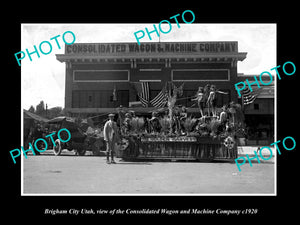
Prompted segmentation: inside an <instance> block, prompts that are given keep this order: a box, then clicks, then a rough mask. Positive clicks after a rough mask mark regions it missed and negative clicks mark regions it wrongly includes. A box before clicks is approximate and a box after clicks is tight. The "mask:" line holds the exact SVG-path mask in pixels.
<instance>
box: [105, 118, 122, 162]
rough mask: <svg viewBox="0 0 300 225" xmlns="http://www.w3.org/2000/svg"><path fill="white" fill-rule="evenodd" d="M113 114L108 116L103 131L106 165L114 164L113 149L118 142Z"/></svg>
mask: <svg viewBox="0 0 300 225" xmlns="http://www.w3.org/2000/svg"><path fill="white" fill-rule="evenodd" d="M114 117H115V115H114V114H109V115H108V118H109V120H108V121H107V122H106V123H105V125H104V129H103V135H104V140H105V142H106V163H116V162H115V161H114V148H115V144H116V143H117V142H118V139H119V135H118V127H117V123H116V122H114V120H113V119H114ZM109 153H110V154H111V162H110V161H109Z"/></svg>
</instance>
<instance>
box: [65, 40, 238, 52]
mask: <svg viewBox="0 0 300 225" xmlns="http://www.w3.org/2000/svg"><path fill="white" fill-rule="evenodd" d="M65 51H66V54H103V55H104V54H128V53H163V52H166V53H190V52H195V53H196V52H206V53H217V52H237V51H238V49H237V42H232V41H223V42H186V43H182V42H180V43H176V42H164V43H142V44H140V45H138V44H137V43H108V44H87V43H80V44H78V43H77V44H72V45H66V50H65Z"/></svg>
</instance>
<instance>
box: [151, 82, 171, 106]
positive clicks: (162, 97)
mask: <svg viewBox="0 0 300 225" xmlns="http://www.w3.org/2000/svg"><path fill="white" fill-rule="evenodd" d="M167 101H168V93H167V92H166V88H165V87H164V88H163V89H162V90H161V91H160V92H159V93H158V94H157V95H156V97H155V98H154V99H152V100H151V101H150V103H151V104H152V105H153V106H154V107H155V108H162V107H164V106H165V105H166V103H167Z"/></svg>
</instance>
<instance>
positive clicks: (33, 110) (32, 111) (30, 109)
mask: <svg viewBox="0 0 300 225" xmlns="http://www.w3.org/2000/svg"><path fill="white" fill-rule="evenodd" d="M28 111H29V112H31V113H34V112H35V109H34V107H33V105H31V106H30V108H29V109H28Z"/></svg>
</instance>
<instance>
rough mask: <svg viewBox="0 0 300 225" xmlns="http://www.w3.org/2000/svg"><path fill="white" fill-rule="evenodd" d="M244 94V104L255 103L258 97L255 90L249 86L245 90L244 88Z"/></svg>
mask: <svg viewBox="0 0 300 225" xmlns="http://www.w3.org/2000/svg"><path fill="white" fill-rule="evenodd" d="M242 96H243V104H244V105H249V104H251V103H253V102H254V101H255V99H256V97H257V95H256V94H253V92H251V91H250V89H249V88H248V86H247V87H246V89H245V90H242Z"/></svg>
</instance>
